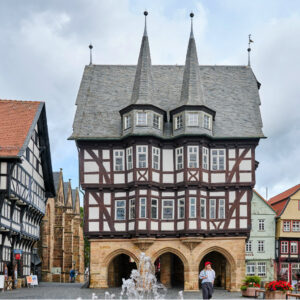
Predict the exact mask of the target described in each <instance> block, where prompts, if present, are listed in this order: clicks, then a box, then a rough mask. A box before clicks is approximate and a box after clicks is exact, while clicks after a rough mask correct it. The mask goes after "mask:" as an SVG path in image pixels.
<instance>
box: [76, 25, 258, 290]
mask: <svg viewBox="0 0 300 300" xmlns="http://www.w3.org/2000/svg"><path fill="white" fill-rule="evenodd" d="M258 87H259V84H258V82H257V81H256V79H255V76H254V74H253V72H252V70H251V68H249V67H245V66H228V67H227V66H199V64H198V58H197V51H196V44H195V39H194V36H193V30H191V34H190V39H189V43H188V50H187V55H186V63H185V65H184V66H178V65H165V66H164V65H157V66H155V65H153V66H152V64H151V58H150V47H149V40H148V35H147V29H146V26H145V30H144V35H143V38H142V44H141V48H140V54H139V58H138V63H137V65H136V66H135V65H134V66H124V65H108V66H104V65H92V64H91V65H89V66H86V67H85V70H84V74H83V78H82V81H81V85H80V89H79V93H78V97H77V101H76V105H77V110H76V115H75V120H74V124H73V134H72V136H71V137H70V139H73V140H75V141H76V145H77V148H78V151H79V170H80V184H81V187H82V188H83V190H84V191H85V198H84V203H85V205H84V209H85V222H84V232H85V235H86V236H87V237H88V238H89V241H90V247H91V250H90V251H91V253H90V286H91V287H102V288H107V287H109V286H118V285H120V284H121V278H122V277H126V276H129V274H130V270H131V269H132V268H134V267H135V266H136V265H137V264H138V260H139V254H140V253H141V252H145V253H146V254H147V255H149V256H150V257H151V259H152V261H153V263H154V264H155V266H156V273H157V276H158V277H159V279H160V281H161V282H162V283H163V284H165V285H167V286H171V285H173V286H174V285H178V286H179V285H181V286H183V287H184V289H185V290H198V288H199V282H198V274H199V270H201V269H202V268H203V265H204V260H206V259H210V260H213V262H214V264H213V267H214V268H215V270H216V274H217V278H216V284H217V285H218V286H221V287H223V288H226V289H228V290H238V289H239V288H240V283H241V281H242V279H243V278H244V276H245V240H246V238H247V236H248V235H249V233H250V201H251V198H252V188H253V186H254V184H255V168H256V163H255V148H256V146H257V145H258V142H259V139H260V138H261V137H263V133H262V122H261V117H260V109H259V105H260V100H259V95H258ZM249 116H250V117H249Z"/></svg>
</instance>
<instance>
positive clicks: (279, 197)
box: [268, 184, 300, 204]
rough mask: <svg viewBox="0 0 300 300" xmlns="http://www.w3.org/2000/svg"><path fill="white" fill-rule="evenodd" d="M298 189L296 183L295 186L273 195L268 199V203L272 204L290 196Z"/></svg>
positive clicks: (299, 186)
mask: <svg viewBox="0 0 300 300" xmlns="http://www.w3.org/2000/svg"><path fill="white" fill-rule="evenodd" d="M298 189H300V184H296V185H295V186H293V187H291V188H289V189H287V190H285V191H283V192H281V193H279V194H277V195H275V196H273V197H272V198H270V199H269V201H268V202H269V203H270V204H274V203H277V202H280V201H282V200H284V199H286V198H288V197H289V196H291V195H292V194H293V193H295V192H296V191H297V190H298Z"/></svg>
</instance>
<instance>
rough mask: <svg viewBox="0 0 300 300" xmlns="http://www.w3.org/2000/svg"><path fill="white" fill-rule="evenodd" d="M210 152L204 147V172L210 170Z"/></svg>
mask: <svg viewBox="0 0 300 300" xmlns="http://www.w3.org/2000/svg"><path fill="white" fill-rule="evenodd" d="M208 155H209V151H208V148H206V147H202V168H203V169H204V170H208V166H209V164H208V158H209V156H208Z"/></svg>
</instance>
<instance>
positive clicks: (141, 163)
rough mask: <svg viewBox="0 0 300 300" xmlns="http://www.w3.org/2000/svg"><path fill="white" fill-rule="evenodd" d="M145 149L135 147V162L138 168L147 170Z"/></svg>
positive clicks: (144, 147)
mask: <svg viewBox="0 0 300 300" xmlns="http://www.w3.org/2000/svg"><path fill="white" fill-rule="evenodd" d="M147 148H148V147H147V146H137V151H136V156H137V157H136V158H137V159H136V160H137V167H138V168H147V164H148V151H147Z"/></svg>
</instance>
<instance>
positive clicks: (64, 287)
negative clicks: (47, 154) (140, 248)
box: [0, 282, 242, 299]
mask: <svg viewBox="0 0 300 300" xmlns="http://www.w3.org/2000/svg"><path fill="white" fill-rule="evenodd" d="M81 286H82V284H77V283H54V282H42V283H40V284H39V286H38V287H35V288H22V289H17V290H13V291H8V292H4V293H0V299H79V298H81V299H92V297H93V293H95V295H96V296H97V298H98V299H104V298H105V292H106V291H108V292H109V293H111V294H115V299H120V292H121V289H120V288H111V289H106V290H105V289H87V288H81ZM179 291H180V289H175V288H174V289H168V293H167V295H166V297H165V298H166V299H179V297H178V292H179ZM183 297H184V299H202V293H201V292H184V293H183ZM213 298H214V299H241V298H242V297H241V293H240V292H232V293H230V292H227V291H225V290H222V289H216V290H215V292H214V296H213Z"/></svg>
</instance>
